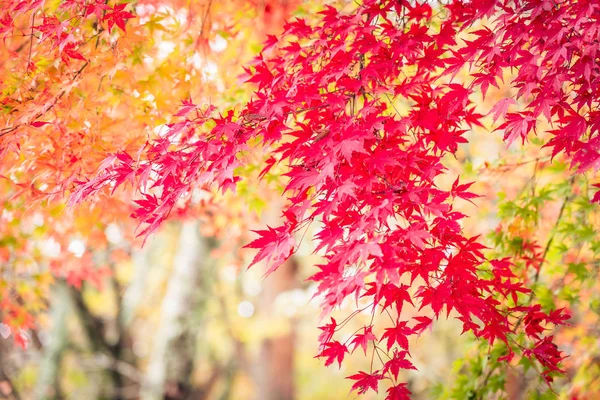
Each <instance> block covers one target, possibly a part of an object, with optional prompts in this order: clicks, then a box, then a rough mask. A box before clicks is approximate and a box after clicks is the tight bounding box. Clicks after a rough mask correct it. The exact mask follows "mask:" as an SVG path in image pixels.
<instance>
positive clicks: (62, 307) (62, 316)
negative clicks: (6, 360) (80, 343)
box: [35, 282, 71, 400]
mask: <svg viewBox="0 0 600 400" xmlns="http://www.w3.org/2000/svg"><path fill="white" fill-rule="evenodd" d="M70 303H71V301H70V298H69V292H68V289H67V288H66V286H65V283H64V282H58V283H57V284H56V285H55V286H54V287H53V293H52V302H51V304H52V311H51V321H52V324H53V327H52V329H51V330H50V337H49V338H48V342H47V343H46V345H45V346H44V354H43V358H42V360H41V365H40V375H39V379H38V382H37V387H36V396H35V398H36V399H40V400H42V399H61V398H62V394H61V390H60V366H61V362H62V357H63V353H64V351H65V348H66V347H67V344H68V329H67V316H68V315H69V313H70V312H71V307H70Z"/></svg>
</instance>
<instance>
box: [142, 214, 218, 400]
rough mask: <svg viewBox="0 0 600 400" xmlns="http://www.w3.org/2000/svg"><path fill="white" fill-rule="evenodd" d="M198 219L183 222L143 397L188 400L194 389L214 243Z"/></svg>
mask: <svg viewBox="0 0 600 400" xmlns="http://www.w3.org/2000/svg"><path fill="white" fill-rule="evenodd" d="M199 229H200V224H199V222H198V221H195V220H190V221H185V222H183V224H182V228H181V233H180V236H179V245H178V249H177V253H176V254H175V259H174V265H173V271H172V273H171V276H170V278H169V282H168V285H167V289H166V293H165V295H164V298H163V301H162V307H161V317H160V318H161V320H160V326H159V328H158V332H157V333H156V336H155V338H154V345H153V347H152V353H151V355H150V363H149V365H148V370H147V373H146V376H145V380H144V385H143V388H142V397H141V398H142V399H145V400H158V399H170V400H178V399H186V398H189V395H190V393H191V391H192V387H191V382H190V379H191V375H192V372H193V368H194V358H195V356H196V346H195V344H196V336H197V335H196V334H197V326H194V320H195V318H194V317H193V316H194V315H197V314H198V313H199V312H202V310H203V309H204V303H205V301H206V299H207V297H208V292H209V290H210V285H209V284H208V283H207V280H208V279H207V277H208V276H209V274H210V268H209V267H210V262H209V260H210V258H209V255H210V251H211V250H212V249H213V248H214V243H213V242H212V241H211V240H210V239H207V238H203V237H201V235H200V232H199Z"/></svg>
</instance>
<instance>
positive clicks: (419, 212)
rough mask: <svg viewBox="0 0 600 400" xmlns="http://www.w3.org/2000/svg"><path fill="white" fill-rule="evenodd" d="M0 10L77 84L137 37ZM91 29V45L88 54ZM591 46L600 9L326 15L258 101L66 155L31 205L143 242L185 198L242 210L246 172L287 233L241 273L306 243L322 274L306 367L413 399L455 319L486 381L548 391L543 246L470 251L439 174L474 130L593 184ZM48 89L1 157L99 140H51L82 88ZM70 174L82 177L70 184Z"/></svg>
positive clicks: (289, 37)
mask: <svg viewBox="0 0 600 400" xmlns="http://www.w3.org/2000/svg"><path fill="white" fill-rule="evenodd" d="M3 3H4V6H3V7H2V8H3V10H5V11H2V14H0V35H3V37H9V36H11V35H16V34H18V32H22V33H29V32H25V31H23V30H20V29H17V25H18V24H17V22H15V21H18V20H19V18H20V16H26V17H27V18H29V19H30V20H32V21H33V23H31V24H29V25H28V26H29V28H28V29H30V30H31V33H30V34H32V35H33V34H35V35H38V37H39V39H40V44H39V45H36V46H39V47H38V48H37V49H36V51H38V53H40V54H41V52H42V51H45V53H44V55H43V57H44V59H48V60H49V61H48V62H54V63H55V64H56V65H60V67H57V69H56V71H55V73H57V74H58V73H59V70H60V68H64V69H68V70H69V71H70V73H69V74H68V75H69V76H71V77H72V78H73V79H76V78H77V76H78V75H80V74H85V73H86V68H93V67H94V66H93V64H94V63H95V62H97V60H96V61H94V59H93V57H96V56H95V55H94V54H95V53H94V52H96V51H100V50H102V44H100V46H99V47H96V48H94V42H96V43H97V42H98V41H99V37H102V35H108V36H107V38H108V37H109V36H110V34H111V32H117V34H120V32H121V31H122V32H125V31H126V30H128V29H130V24H135V20H136V18H137V17H136V15H135V14H134V12H133V9H132V8H131V7H129V6H128V5H127V3H112V2H104V1H99V2H89V1H83V0H82V1H80V0H71V1H67V2H62V3H61V4H60V6H59V7H60V13H59V14H57V15H59V17H58V18H57V17H55V16H54V14H52V13H48V15H44V14H43V13H42V15H41V16H40V15H39V14H37V13H35V12H32V10H38V9H40V7H41V5H40V2H36V1H27V0H24V1H21V2H19V1H8V2H6V1H5V2H3ZM342 3H343V4H342ZM64 15H69V16H70V17H69V18H68V19H65V18H63V16H64ZM86 24H93V25H94V27H95V29H96V31H95V32H98V33H96V35H99V36H98V37H82V36H81V35H82V34H81V32H83V31H84V29H83V28H80V27H81V26H85V25H86ZM599 38H600V4H598V3H597V2H595V1H575V0H572V1H571V0H558V1H550V0H522V1H504V0H500V1H496V0H481V1H449V2H447V4H446V3H444V4H442V3H435V4H434V3H432V2H419V1H405V0H393V1H392V0H389V1H388V0H385V1H381V0H362V1H360V2H349V3H347V4H346V3H344V2H340V3H335V4H332V5H324V6H323V7H322V9H321V11H320V12H319V13H318V14H316V15H313V16H312V17H311V18H290V20H289V21H288V22H286V23H285V25H284V26H283V31H282V32H278V33H277V34H276V35H268V36H267V37H266V40H265V42H264V47H263V48H262V51H261V52H260V54H259V55H258V56H256V57H255V58H254V59H253V61H252V62H251V63H250V64H248V65H246V67H245V69H244V71H245V72H244V74H242V75H241V76H240V77H238V79H239V80H240V81H241V82H245V83H244V84H245V85H251V87H252V88H253V91H254V92H253V95H252V97H251V99H250V100H249V101H247V102H245V103H244V104H241V105H238V106H236V107H233V108H221V107H218V106H215V105H211V104H205V103H204V102H202V103H199V104H196V102H195V101H194V100H193V99H190V98H181V104H180V106H179V110H178V111H177V112H175V113H174V115H173V116H172V118H171V119H170V122H168V124H166V129H163V130H161V131H160V132H159V133H158V134H156V133H153V134H151V135H148V137H147V140H146V139H143V140H139V138H138V139H137V140H130V139H126V140H125V137H123V141H121V139H119V137H118V135H114V134H112V135H113V136H111V138H109V139H105V140H109V141H111V140H114V138H117V139H116V140H117V142H114V141H113V142H111V145H110V146H108V145H107V146H94V145H93V144H92V143H90V147H89V148H88V151H81V150H80V151H79V152H78V153H72V154H68V155H65V157H71V158H73V160H72V161H73V162H72V163H71V164H70V165H71V167H67V169H66V170H65V169H64V168H63V167H61V168H63V170H62V171H58V172H55V173H53V174H52V175H51V176H52V177H53V179H54V181H53V184H50V188H49V189H51V190H44V189H40V188H39V187H37V189H36V190H38V191H39V192H40V193H37V196H39V197H41V198H46V197H51V198H52V200H53V201H56V199H61V198H62V199H67V198H68V202H69V204H70V206H71V207H74V208H77V207H81V206H84V205H85V204H89V203H90V202H91V203H94V202H107V201H110V199H111V195H113V196H121V197H122V196H124V195H127V196H129V197H131V198H132V199H133V203H134V210H133V212H132V213H131V217H133V218H134V219H135V220H136V221H137V223H138V224H139V226H140V227H139V230H138V232H137V233H139V235H141V236H142V237H147V236H148V235H151V234H152V233H153V232H154V231H155V230H156V229H157V228H158V227H159V226H161V224H163V222H164V221H165V220H167V219H168V218H169V217H170V216H172V215H173V213H174V212H175V211H177V210H181V209H184V208H185V207H187V205H188V203H189V199H190V197H191V196H192V194H193V193H197V192H198V191H201V192H202V191H203V192H207V193H214V192H215V191H216V190H218V191H221V192H222V193H226V192H235V191H236V187H237V185H239V183H240V182H241V181H242V180H244V179H246V177H245V176H244V174H243V173H241V171H243V170H244V168H245V167H247V165H248V163H252V162H254V163H257V166H258V167H259V169H260V171H261V172H260V177H261V178H262V179H267V180H269V181H272V180H273V177H277V178H276V179H277V180H278V181H279V182H284V183H283V184H282V187H281V191H280V195H281V197H282V199H284V202H283V204H284V206H283V208H282V213H281V223H280V224H278V225H276V226H265V227H264V228H263V229H260V230H256V231H255V233H256V238H255V239H254V240H253V241H251V242H250V243H248V244H247V245H246V247H247V248H250V249H254V250H255V255H254V259H253V260H252V261H251V263H250V265H254V264H257V263H260V264H264V266H265V268H266V273H267V274H268V273H270V272H272V271H274V270H276V269H277V268H278V267H279V266H280V265H281V264H282V263H284V262H285V261H286V260H287V259H288V258H289V257H290V256H292V255H293V254H294V253H295V252H296V251H297V249H298V248H299V246H300V245H301V242H302V240H312V241H314V242H315V252H316V253H317V254H319V255H320V256H321V260H322V261H321V262H320V263H319V264H318V265H316V266H315V267H314V273H313V274H312V276H311V277H310V278H309V279H310V280H311V281H314V282H316V283H317V284H318V293H317V299H318V300H315V301H320V302H321V303H322V310H323V314H322V317H323V321H324V322H323V325H322V326H321V327H320V330H321V335H320V336H319V338H318V342H319V350H318V353H317V356H318V357H319V358H321V359H322V360H323V362H324V364H325V365H326V366H328V365H330V364H338V365H341V364H342V363H344V360H345V359H346V358H347V357H348V356H349V354H350V353H360V354H362V355H363V356H366V357H369V358H371V359H372V360H373V361H371V369H370V370H367V371H356V372H355V373H353V374H352V375H350V376H349V377H348V378H349V379H350V380H351V381H352V389H353V390H355V391H356V392H358V393H359V394H362V393H367V392H370V391H374V392H382V393H383V392H384V393H385V395H384V396H385V398H386V399H387V400H404V399H409V398H410V391H409V390H408V388H407V387H406V384H405V383H404V382H403V381H402V380H401V379H399V373H400V371H401V370H410V369H415V366H414V365H413V363H412V361H411V351H412V350H413V349H412V343H413V341H412V339H414V338H417V337H419V336H420V335H421V334H422V333H424V332H425V331H427V330H428V329H429V328H430V327H431V325H432V324H435V322H436V320H438V319H440V318H442V319H444V318H446V317H448V316H452V317H455V318H457V319H459V320H460V322H461V324H462V327H463V332H470V333H471V334H472V335H474V336H475V337H477V338H479V339H481V340H482V341H484V342H486V343H488V344H489V345H490V346H492V347H495V348H498V346H500V348H501V351H500V352H498V353H496V354H495V357H496V359H495V360H496V361H498V362H500V363H502V362H504V363H511V362H512V363H515V362H516V361H519V360H525V361H524V362H527V363H528V365H532V366H534V367H535V368H536V369H537V370H538V372H539V374H540V375H541V376H542V377H543V379H544V380H545V381H546V382H547V383H548V385H550V384H551V383H552V381H553V379H554V377H556V376H559V375H560V373H562V372H564V371H563V367H562V362H563V360H564V359H565V357H566V354H565V353H563V352H562V351H560V350H559V348H558V347H557V345H556V344H555V342H554V336H553V334H552V332H553V330H554V329H555V327H557V326H560V325H563V324H565V322H566V321H567V320H568V319H569V318H570V316H569V312H568V311H567V309H566V307H567V306H568V305H565V304H558V303H556V304H554V305H553V306H550V307H549V306H548V305H546V304H543V305H542V304H540V303H539V301H538V299H537V297H536V295H535V294H534V292H533V291H532V285H535V284H537V283H538V279H539V276H540V270H541V269H542V268H543V266H544V264H545V263H547V257H548V250H549V248H550V247H551V243H552V239H550V240H549V244H548V245H547V246H545V244H544V243H541V244H540V243H536V242H535V240H522V241H521V242H519V244H520V246H521V248H520V249H516V250H515V249H514V248H511V249H510V251H508V250H507V251H504V252H502V251H499V250H498V249H496V250H497V251H491V250H490V249H489V248H488V246H487V245H485V244H484V240H483V238H481V237H477V236H469V235H468V234H467V233H466V232H465V230H464V229H463V224H464V221H465V219H466V218H467V217H468V216H467V215H465V214H464V213H463V212H461V211H459V210H458V209H457V206H456V205H457V204H458V203H461V202H462V203H465V202H470V203H477V202H478V198H479V197H480V194H479V193H477V192H476V191H475V190H472V188H471V187H472V185H473V182H470V181H467V180H465V179H464V178H461V177H459V176H457V175H456V174H455V173H454V172H453V171H452V170H451V169H449V167H448V163H449V162H450V160H452V159H454V158H455V156H456V154H457V152H458V151H459V149H460V148H461V146H462V145H464V144H465V143H467V142H468V137H469V132H470V131H472V130H473V129H482V128H485V127H489V126H490V124H489V123H488V122H485V121H486V118H487V119H492V120H493V126H492V129H490V130H496V131H499V132H502V134H503V137H504V141H505V143H506V145H507V146H511V147H518V146H525V145H526V144H528V143H529V141H530V140H531V141H532V145H531V147H528V148H537V150H536V151H541V152H543V151H546V150H547V151H548V152H549V158H550V159H547V160H546V164H545V165H552V163H555V162H558V163H565V164H566V165H567V166H568V167H567V168H566V170H565V171H566V175H569V176H571V177H572V178H568V179H570V181H569V182H571V183H573V182H575V180H576V179H586V180H587V179H588V178H589V177H590V176H592V175H591V174H593V173H595V171H596V170H597V169H598V168H599V167H600V110H598V92H599V91H600V65H599V64H598V57H599V56H598V54H597V53H598V50H599V47H600V41H599ZM107 40H108V39H107ZM100 43H102V41H101V40H100ZM23 45H24V46H27V45H28V43H26V42H24V44H23ZM90 46H91V47H90ZM96 46H98V45H97V44H96ZM108 46H110V44H109V45H108ZM115 46H117V45H116V44H115ZM122 51H124V50H122ZM21 53H22V52H21ZM38 55H39V54H38ZM53 60H54V61H53ZM57 60H58V61H57ZM35 62H38V63H39V62H41V61H40V60H39V59H37V61H36V59H35V57H33V56H30V59H28V60H26V63H24V64H22V65H21V66H20V68H26V70H22V71H21V72H22V74H35V73H36V72H35V71H36V68H38V67H37V66H36V63H35ZM107 79H109V78H108V77H107ZM4 85H6V83H4ZM46 85H47V87H46V88H45V89H44V91H43V92H42V93H41V94H38V95H37V96H36V98H35V99H29V100H28V99H26V98H24V97H23V95H21V98H20V99H17V97H16V96H10V95H9V96H6V95H5V96H4V97H3V98H2V101H3V103H2V104H3V107H4V108H5V112H6V113H7V115H10V113H11V112H16V111H14V110H18V113H19V118H5V119H4V121H5V124H6V126H5V127H0V136H1V137H0V144H1V145H2V148H1V151H2V154H4V155H5V157H8V156H7V154H9V153H10V154H22V152H23V151H27V149H26V148H24V145H23V143H24V142H22V140H23V138H27V137H28V136H33V135H48V137H50V135H51V133H50V132H51V131H52V132H58V134H59V136H57V139H56V141H59V142H62V143H63V144H64V146H65V148H64V149H63V150H61V151H63V152H67V151H68V146H69V145H68V143H69V142H65V140H71V141H72V140H83V141H85V140H86V139H85V138H84V136H85V135H99V133H86V132H91V131H93V128H92V129H88V130H87V131H85V130H84V129H82V130H80V133H78V134H77V135H81V139H78V138H77V137H75V138H73V137H72V136H73V135H75V134H74V133H67V134H65V135H66V136H60V132H61V127H60V124H61V122H59V118H58V117H53V113H55V112H56V110H54V109H53V108H55V104H56V101H57V99H60V98H61V97H62V96H63V95H64V93H66V92H65V91H67V90H68V91H70V90H75V89H76V88H75V86H73V89H70V88H69V89H67V87H68V85H69V83H65V84H64V85H67V86H60V85H61V84H56V85H57V86H56V87H53V86H51V85H50V83H47V84H46ZM500 88H502V91H500ZM492 92H494V93H495V96H496V98H494V99H493V103H492V106H491V107H488V108H487V109H486V108H485V104H489V101H486V96H487V97H489V96H490V93H492ZM498 93H499V94H498ZM44 96H46V97H44ZM23 103H28V104H27V105H23ZM481 104H484V106H483V107H482V106H481ZM23 107H26V108H23ZM69 132H71V131H69ZM489 134H490V135H491V134H492V133H491V132H490V133H489ZM52 135H55V133H52ZM88 137H89V136H88ZM67 138H68V139H67ZM95 140H100V141H101V140H103V139H102V138H100V137H98V138H97V139H95ZM528 145H530V144H528ZM57 149H58V147H57V148H56V150H55V151H58V150H57ZM80 149H81V148H80ZM536 154H537V153H536ZM256 160H259V161H256ZM81 162H84V163H87V164H88V165H85V166H83V167H81V166H78V167H73V166H74V165H79V164H80V163H81ZM62 165H69V164H68V163H65V164H62ZM536 165H537V164H536ZM540 168H541V167H540ZM566 175H565V176H566ZM46 176H50V175H49V174H47V175H46ZM41 179H42V180H44V179H46V178H45V177H44V176H42V178H41ZM442 182H451V183H450V184H443V183H442ZM452 182H453V183H452ZM582 187H583V186H582ZM598 187H600V185H598V184H596V185H595V188H594V187H590V188H589V189H588V188H587V186H585V189H578V190H579V191H580V192H582V191H583V192H585V193H584V194H585V196H587V197H586V198H587V204H588V205H589V204H590V203H596V202H600V192H598V191H597V188H598ZM32 188H34V186H33V184H32V186H31V188H27V187H26V188H24V189H25V190H31V189H32ZM41 192H45V193H41ZM50 192H52V193H50ZM567 199H569V200H571V199H572V197H567ZM566 202H567V201H565V203H566ZM588 207H591V209H594V207H595V206H593V205H591V206H588ZM562 214H563V210H561V214H560V215H559V219H560V217H561V216H562ZM309 229H310V230H311V232H313V231H314V232H316V233H315V234H314V235H313V236H312V237H309V236H310V235H309V236H305V235H306V232H307V231H308V230H309ZM530 229H532V230H533V232H534V233H535V226H533V227H530ZM533 236H535V235H533ZM266 279H268V277H267V278H266ZM348 302H351V303H352V304H354V307H355V311H354V312H353V313H351V314H349V315H347V318H345V319H343V320H340V319H339V318H338V319H336V318H333V317H330V316H329V315H330V313H331V312H332V311H334V310H336V309H338V308H339V307H341V306H342V305H343V304H346V303H348ZM361 312H362V313H370V315H372V318H371V324H368V325H364V326H363V327H362V328H361V329H359V330H358V331H355V332H347V331H346V330H345V329H344V328H345V325H346V324H347V323H348V321H350V320H351V319H352V318H353V317H354V316H356V315H357V314H358V313H361ZM375 321H378V324H377V327H376V326H375ZM458 333H459V332H457V334H458ZM519 362H520V361H519ZM490 373H491V372H490ZM488 378H489V376H488ZM480 389H481V388H480ZM472 396H473V397H472V398H481V397H480V396H482V394H481V393H477V392H476V391H475V392H472Z"/></svg>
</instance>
